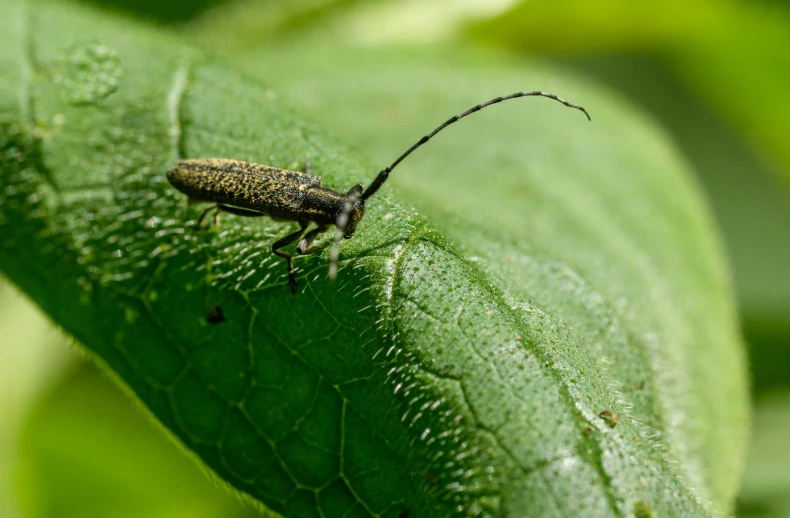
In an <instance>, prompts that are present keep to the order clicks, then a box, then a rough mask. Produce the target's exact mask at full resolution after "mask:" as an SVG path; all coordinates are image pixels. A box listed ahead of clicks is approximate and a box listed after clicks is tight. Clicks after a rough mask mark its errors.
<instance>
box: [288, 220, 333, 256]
mask: <svg viewBox="0 0 790 518" xmlns="http://www.w3.org/2000/svg"><path fill="white" fill-rule="evenodd" d="M327 230H329V227H318V228H315V229H313V230H311V231H310V232H308V233H307V234H306V235H305V236H304V238H302V240H301V241H299V244H298V245H296V251H297V252H299V255H310V254H313V253H315V252H317V251H318V250H320V249H321V247H320V246H310V245H311V244H312V243H313V241H314V240H315V238H316V237H318V234H322V233H324V232H326V231H327Z"/></svg>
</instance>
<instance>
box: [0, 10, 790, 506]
mask: <svg viewBox="0 0 790 518" xmlns="http://www.w3.org/2000/svg"><path fill="white" fill-rule="evenodd" d="M62 1H64V2H66V1H70V0H62ZM83 3H90V4H96V5H97V6H98V7H99V8H101V9H107V10H111V11H116V12H118V13H120V14H121V15H125V16H131V17H136V18H139V19H141V20H143V21H145V22H147V23H155V24H159V25H163V26H165V27H166V28H167V29H169V30H172V31H174V32H178V33H180V34H181V35H182V36H183V37H184V38H185V39H187V40H189V41H192V42H193V43H194V44H196V45H198V46H202V47H206V48H210V49H212V52H214V53H216V54H219V55H222V56H224V57H225V58H226V59H228V60H230V61H233V62H235V63H236V64H237V65H238V66H239V67H242V68H247V69H248V70H249V71H250V73H251V74H255V75H257V76H258V77H260V78H261V79H263V80H265V81H266V82H267V83H268V84H270V85H271V86H273V87H275V88H276V87H277V86H278V81H284V79H283V78H279V79H278V74H277V71H276V70H275V71H270V70H264V71H261V70H255V67H256V64H257V63H261V62H265V58H264V59H263V60H262V59H261V56H262V55H263V56H265V55H267V54H269V55H276V54H277V53H278V52H281V51H286V49H287V51H288V52H291V53H293V52H297V53H298V52H310V49H311V48H314V46H321V47H326V46H336V47H338V48H356V47H365V48H371V47H372V48H382V49H383V48H393V47H404V46H408V47H415V46H417V47H421V46H423V47H432V46H441V47H443V48H445V49H446V48H452V47H453V46H454V45H460V46H463V47H464V48H469V47H480V48H483V49H484V51H485V52H493V53H502V54H511V55H525V54H529V55H533V56H535V55H537V56H541V57H542V58H543V59H545V60H547V61H550V62H554V63H555V64H556V65H557V66H559V67H562V68H565V69H567V70H570V71H572V72H574V73H576V74H577V75H580V76H583V77H587V78H589V79H590V80H592V81H596V82H599V83H602V84H604V85H607V86H608V87H610V88H611V89H612V90H614V91H616V92H618V93H619V94H621V95H622V96H624V97H626V98H628V99H630V100H631V101H632V102H633V103H634V104H635V105H637V106H639V107H640V108H641V109H642V110H643V111H644V112H645V113H646V114H647V115H648V116H649V117H651V118H653V119H654V120H655V121H656V122H657V123H658V124H660V125H661V126H663V127H664V128H665V129H666V130H667V131H668V132H669V133H670V134H671V135H672V136H673V138H674V139H675V142H676V143H677V145H678V147H679V148H680V149H681V150H682V151H683V152H684V153H685V155H686V157H687V159H688V160H689V162H690V163H691V164H692V165H693V166H694V169H695V170H696V172H697V173H698V175H699V177H698V181H699V183H700V184H701V185H702V186H703V188H704V190H705V191H706V194H707V197H708V199H709V201H710V204H711V207H712V210H713V212H714V216H715V218H716V219H717V221H718V224H719V226H720V228H721V231H722V234H723V237H724V241H725V245H726V250H727V253H728V255H729V260H730V264H731V265H732V270H733V277H734V283H735V287H736V291H737V295H738V299H739V306H740V315H741V321H742V325H743V330H744V336H745V339H746V342H747V343H748V347H749V358H750V364H751V371H752V385H753V398H754V405H755V410H754V416H753V429H752V444H751V449H750V456H749V460H748V464H747V468H746V473H745V475H744V482H743V490H742V492H741V496H740V498H739V502H738V516H744V517H780V516H790V439H788V438H790V369H788V366H790V362H788V357H789V356H790V144H788V142H790V138H789V137H788V128H790V124H789V123H788V121H790V4H788V3H787V2H782V1H778V0H755V1H751V2H746V1H734V0H717V1H715V2H714V1H713V0H687V1H683V2H681V1H679V0H664V1H663V2H655V1H654V2H641V3H639V2H629V1H626V0H555V1H552V2H549V1H548V0H532V1H524V2H519V1H512V0H397V1H386V2H383V1H372V0H226V1H223V0H190V1H180V2H179V1H172V2H163V1H161V0H136V1H135V0H83ZM316 81H320V77H317V78H316ZM280 84H284V83H280ZM540 86H541V85H525V88H529V89H532V88H540ZM449 87H452V85H448V88H449ZM560 93H561V92H560ZM284 95H286V97H287V92H285V93H284ZM287 101H288V102H289V103H291V104H292V105H294V106H297V107H298V106H299V104H300V99H299V98H298V97H296V96H294V97H293V98H288V99H287ZM576 101H578V102H582V103H583V100H576ZM459 108H465V107H459ZM588 108H591V111H592V113H593V118H594V107H588ZM303 114H304V115H305V116H307V117H310V111H309V110H308V109H304V110H303ZM351 123H352V122H350V124H351ZM0 336H2V337H3V339H2V340H0V384H2V387H0V415H2V416H3V418H2V422H3V425H2V427H0V516H1V517H9V518H40V517H41V518H43V517H84V516H102V517H125V516H129V517H131V516H147V517H181V516H184V517H198V518H201V517H206V518H209V517H229V518H234V517H242V516H260V513H258V512H257V511H256V510H255V509H254V508H253V507H252V506H251V505H247V504H243V503H241V502H239V501H238V500H237V499H236V498H235V497H233V496H232V495H230V494H229V493H228V492H227V491H225V490H224V489H223V488H222V487H220V486H219V484H218V483H215V482H214V481H212V480H211V479H210V478H209V477H207V476H206V475H205V474H204V473H202V472H201V469H200V468H199V467H198V466H197V464H196V463H195V462H194V461H193V460H192V459H190V458H189V457H188V455H187V454H186V453H183V452H181V451H179V450H178V449H177V448H174V447H173V446H172V444H171V443H170V442H169V439H168V438H167V437H165V434H164V433H163V432H162V431H161V430H160V429H159V428H158V427H157V425H155V424H154V423H153V422H152V421H151V420H150V419H149V418H148V417H147V416H146V415H145V413H144V412H143V411H142V410H141V409H140V408H138V407H137V406H136V405H135V404H134V403H132V401H131V399H130V398H128V397H127V396H126V395H125V394H122V393H121V391H120V389H118V388H117V387H116V385H115V384H114V383H113V382H112V381H111V380H108V379H107V378H106V376H105V375H103V374H100V373H99V371H98V369H97V368H96V367H95V366H93V365H92V364H90V363H89V362H86V361H85V360H84V359H83V358H82V357H81V355H80V354H79V353H78V352H77V349H76V348H75V347H73V346H72V345H71V344H70V343H69V340H68V339H67V338H65V337H64V336H63V335H62V334H61V333H60V332H59V331H57V330H55V329H54V327H53V326H52V325H51V324H50V323H49V322H48V321H47V320H46V318H45V317H44V316H43V315H41V314H40V313H39V312H38V311H37V309H36V308H34V307H32V306H31V305H30V303H29V302H27V301H26V300H25V299H24V298H23V297H22V296H21V295H20V294H18V293H17V292H16V291H15V289H13V288H12V287H10V286H8V285H7V284H5V283H4V282H0ZM86 438H87V439H88V440H86Z"/></svg>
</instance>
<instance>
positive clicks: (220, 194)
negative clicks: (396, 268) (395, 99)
mask: <svg viewBox="0 0 790 518" xmlns="http://www.w3.org/2000/svg"><path fill="white" fill-rule="evenodd" d="M530 96H532V97H535V96H539V97H547V98H549V99H553V100H555V101H557V102H560V103H562V104H564V105H565V106H567V107H569V108H575V109H577V110H580V111H582V112H583V113H584V114H585V115H586V116H587V119H588V120H589V119H590V115H589V113H587V110H585V109H584V108H582V107H581V106H579V105H576V104H572V103H569V102H567V101H565V100H564V99H562V98H560V97H557V96H556V95H554V94H550V93H547V92H537V91H536V92H516V93H514V94H510V95H505V96H502V97H497V98H496V99H491V100H490V101H486V102H484V103H482V104H478V105H477V106H475V107H473V108H470V109H468V110H466V111H465V112H463V113H460V114H458V115H455V116H454V117H451V118H450V119H448V120H446V121H445V122H444V123H442V124H441V125H440V126H438V127H437V128H436V129H434V130H433V131H431V132H430V133H428V134H427V135H425V136H424V137H422V138H421V139H420V140H418V141H417V142H415V143H414V144H413V145H412V146H411V147H410V148H409V149H407V150H406V151H404V152H403V153H402V154H401V155H400V156H399V157H398V158H397V159H396V160H395V161H394V162H393V163H392V164H390V165H389V166H387V167H386V168H384V169H383V170H382V171H381V172H380V173H379V174H378V175H377V176H376V178H375V179H374V180H373V182H372V183H371V184H370V185H369V186H368V188H367V189H363V187H362V185H355V186H354V187H352V188H351V189H349V190H348V191H346V192H345V193H343V192H339V191H335V190H332V189H329V188H327V187H324V186H322V185H321V179H320V178H319V177H317V176H313V175H312V174H310V172H309V167H308V168H307V169H308V171H306V172H297V171H287V170H284V169H277V168H275V167H269V166H265V165H260V164H254V163H250V162H242V161H239V160H232V159H228V158H196V159H186V160H180V161H179V162H178V164H177V165H176V166H175V167H174V168H172V169H171V170H169V171H168V172H167V179H168V180H169V181H170V183H171V184H172V185H173V187H175V188H176V189H178V190H179V191H181V192H183V193H184V194H186V195H187V196H189V200H188V201H189V203H190V204H192V203H200V202H211V203H213V204H214V205H212V206H211V207H208V208H207V209H205V210H204V211H203V213H202V214H201V215H200V217H199V218H198V221H197V226H198V228H200V226H201V224H202V222H203V220H204V219H205V217H206V215H207V214H208V213H209V212H211V211H212V210H214V211H215V213H214V222H215V224H218V222H219V214H220V212H228V213H230V214H235V215H237V216H247V217H259V216H269V217H270V218H272V219H274V220H276V221H294V222H296V223H298V225H299V230H297V231H296V232H293V233H291V234H288V235H287V236H285V237H283V238H281V239H279V240H278V241H276V242H275V243H274V244H273V245H272V252H273V253H274V254H276V255H278V256H279V257H282V258H283V259H285V261H286V263H287V265H288V284H289V285H290V286H291V292H292V293H296V286H297V283H296V278H295V276H294V267H293V258H292V256H291V254H289V253H288V252H285V251H284V250H283V248H285V247H286V246H288V245H290V244H292V243H294V242H295V241H299V243H298V244H297V245H296V252H297V254H298V255H309V254H312V253H314V252H316V251H318V250H320V247H318V246H313V241H315V239H316V237H318V235H319V234H321V233H324V232H326V231H327V230H329V229H330V227H332V226H333V225H334V226H335V229H336V230H335V236H334V244H333V247H332V253H331V257H330V266H329V278H330V280H334V278H335V276H336V274H337V259H338V250H339V248H338V247H339V243H340V240H341V239H344V238H345V239H350V238H351V237H352V236H353V235H354V232H355V231H356V228H357V225H358V224H359V221H360V220H361V219H362V216H363V215H364V214H365V202H366V201H367V200H368V198H370V197H371V196H373V195H374V194H376V192H378V190H379V189H380V188H381V186H382V185H384V182H386V181H387V178H389V174H390V173H391V172H392V170H393V169H395V167H397V166H398V164H400V163H401V161H403V159H405V158H406V157H407V156H409V155H410V154H412V153H413V152H414V151H415V150H416V149H417V148H419V147H420V146H422V145H423V144H425V143H426V142H428V141H429V140H430V139H431V138H433V137H434V136H435V135H436V134H437V133H439V132H440V131H442V130H443V129H444V128H446V127H447V126H449V125H450V124H453V123H454V122H456V121H458V120H460V119H463V118H464V117H466V116H467V115H471V114H472V113H475V112H478V111H480V110H482V109H483V108H486V107H488V106H491V105H492V104H497V103H500V102H502V101H507V100H509V99H516V98H519V97H530ZM310 223H315V225H316V227H315V228H314V229H313V230H311V231H309V232H307V228H308V226H309V225H310ZM305 232H306V233H305Z"/></svg>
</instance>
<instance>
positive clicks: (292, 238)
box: [272, 221, 312, 295]
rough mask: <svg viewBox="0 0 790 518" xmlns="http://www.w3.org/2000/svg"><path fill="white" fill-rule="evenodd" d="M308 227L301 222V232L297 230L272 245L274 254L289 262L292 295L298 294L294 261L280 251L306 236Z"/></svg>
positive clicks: (289, 280)
mask: <svg viewBox="0 0 790 518" xmlns="http://www.w3.org/2000/svg"><path fill="white" fill-rule="evenodd" d="M307 225H308V223H307V222H305V221H300V222H299V230H297V231H296V232H294V233H293V234H288V235H287V236H285V237H284V238H282V239H280V240H278V241H276V242H275V243H274V244H273V245H272V252H274V253H275V255H279V256H280V257H282V258H283V259H285V260H286V261H287V262H288V284H289V285H290V286H291V293H293V294H294V295H295V294H296V278H295V277H294V265H293V261H292V260H291V254H289V253H288V252H283V251H282V250H280V249H281V248H283V247H286V246H288V245H290V244H291V243H293V242H294V241H296V240H297V239H299V238H300V237H302V234H304V231H305V230H306V229H307ZM311 234H312V232H311Z"/></svg>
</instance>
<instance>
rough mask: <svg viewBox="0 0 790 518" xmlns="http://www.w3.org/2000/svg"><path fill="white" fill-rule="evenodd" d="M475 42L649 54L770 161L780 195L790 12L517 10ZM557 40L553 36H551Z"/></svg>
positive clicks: (616, 1) (584, 6)
mask: <svg viewBox="0 0 790 518" xmlns="http://www.w3.org/2000/svg"><path fill="white" fill-rule="evenodd" d="M472 32H473V33H474V34H475V35H477V36H478V37H480V38H483V39H487V40H494V41H498V42H500V43H506V44H508V45H511V46H515V47H517V48H519V49H524V50H529V51H539V52H548V53H556V52H564V53H573V54H591V53H595V52H601V51H605V52H619V53H625V52H632V53H639V52H645V51H647V52H649V53H652V54H655V55H658V56H660V57H661V58H662V59H663V60H664V61H665V62H666V63H667V65H668V66H669V67H670V69H671V70H673V71H674V72H675V73H676V74H677V77H678V78H680V79H681V80H682V81H683V82H685V83H686V84H687V85H688V87H689V88H690V89H691V90H692V91H695V92H697V94H698V95H699V98H700V99H701V100H702V102H704V103H707V104H708V105H709V106H710V107H711V108H712V109H713V110H715V111H716V112H717V113H719V114H721V115H722V116H723V117H724V118H725V119H727V120H728V121H730V122H731V123H732V124H733V125H734V126H735V127H737V128H738V130H739V131H740V132H741V134H742V135H744V137H745V138H746V139H747V140H749V141H750V142H751V143H752V144H753V145H754V146H755V147H757V148H759V149H763V150H765V151H767V152H768V153H770V155H772V156H773V157H774V159H775V160H776V161H777V164H778V165H777V167H775V168H773V169H772V170H773V171H774V172H775V173H776V174H778V175H779V176H780V178H781V179H782V181H783V184H784V186H785V187H786V188H788V189H790V146H788V145H787V136H786V133H787V132H786V127H787V121H788V120H790V95H788V92H790V11H789V10H788V9H787V8H786V7H782V6H779V5H771V4H770V3H761V2H745V1H743V2H739V1H734V0H732V1H727V0H725V1H719V2H716V1H711V0H695V1H692V2H680V1H677V0H671V1H669V2H666V1H665V2H660V3H659V2H628V1H626V0H593V1H589V2H587V1H584V0H564V1H561V2H549V1H546V0H531V1H528V2H523V3H521V4H519V5H518V6H517V7H515V8H513V9H512V10H511V11H509V12H507V13H505V14H502V15H501V16H499V17H497V18H495V19H492V20H488V21H486V22H483V23H481V24H478V25H477V26H476V27H474V28H473V29H472ZM558 35H561V37H558Z"/></svg>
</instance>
